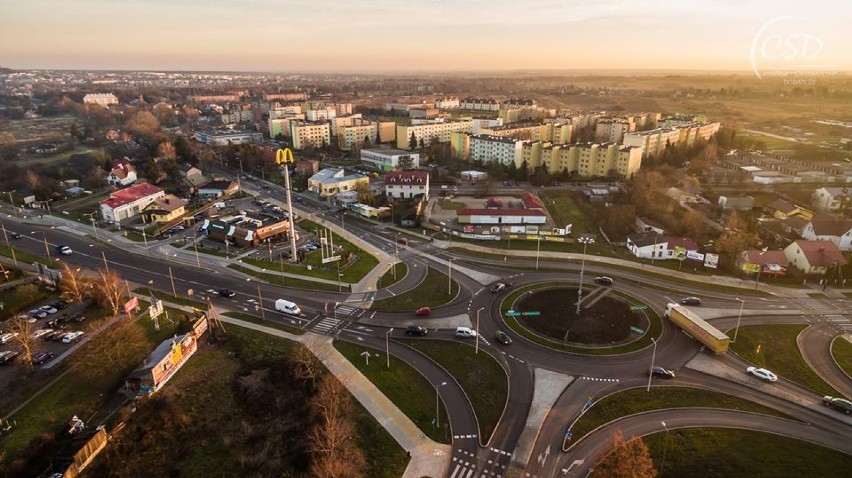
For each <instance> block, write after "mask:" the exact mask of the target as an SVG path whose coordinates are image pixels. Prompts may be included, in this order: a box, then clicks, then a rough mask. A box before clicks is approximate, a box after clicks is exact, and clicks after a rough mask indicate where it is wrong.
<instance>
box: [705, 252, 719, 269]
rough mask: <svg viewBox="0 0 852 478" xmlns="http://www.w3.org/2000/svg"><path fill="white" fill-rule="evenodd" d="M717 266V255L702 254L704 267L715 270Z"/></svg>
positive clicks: (710, 253)
mask: <svg viewBox="0 0 852 478" xmlns="http://www.w3.org/2000/svg"><path fill="white" fill-rule="evenodd" d="M718 266H719V254H713V253H712V252H708V253H707V254H704V267H709V268H711V269H715V268H717V267H718Z"/></svg>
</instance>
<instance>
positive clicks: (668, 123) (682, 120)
mask: <svg viewBox="0 0 852 478" xmlns="http://www.w3.org/2000/svg"><path fill="white" fill-rule="evenodd" d="M706 122H707V115H692V114H686V113H675V114H674V115H673V116H668V117H666V118H665V119H664V120H663V122H662V123H663V124H662V125H661V126H662V127H663V128H676V127H678V126H686V125H689V124H692V123H706Z"/></svg>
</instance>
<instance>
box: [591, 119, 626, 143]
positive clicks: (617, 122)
mask: <svg viewBox="0 0 852 478" xmlns="http://www.w3.org/2000/svg"><path fill="white" fill-rule="evenodd" d="M635 130H636V125H635V124H634V123H633V120H632V119H627V118H606V119H601V120H598V122H597V124H596V125H595V141H596V142H598V143H620V142H621V141H622V140H623V139H624V135H625V134H627V133H630V132H632V131H635Z"/></svg>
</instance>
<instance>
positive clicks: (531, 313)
mask: <svg viewBox="0 0 852 478" xmlns="http://www.w3.org/2000/svg"><path fill="white" fill-rule="evenodd" d="M506 315H507V316H509V317H538V316H540V315H541V312H540V311H538V310H530V311H526V312H521V311H519V310H507V311H506Z"/></svg>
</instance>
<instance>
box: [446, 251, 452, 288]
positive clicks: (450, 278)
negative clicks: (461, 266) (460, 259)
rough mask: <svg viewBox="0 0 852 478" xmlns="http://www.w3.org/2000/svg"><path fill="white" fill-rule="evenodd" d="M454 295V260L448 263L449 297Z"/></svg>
mask: <svg viewBox="0 0 852 478" xmlns="http://www.w3.org/2000/svg"><path fill="white" fill-rule="evenodd" d="M452 293H453V258H452V257H451V258H450V259H449V260H448V261H447V295H450V294H452Z"/></svg>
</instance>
